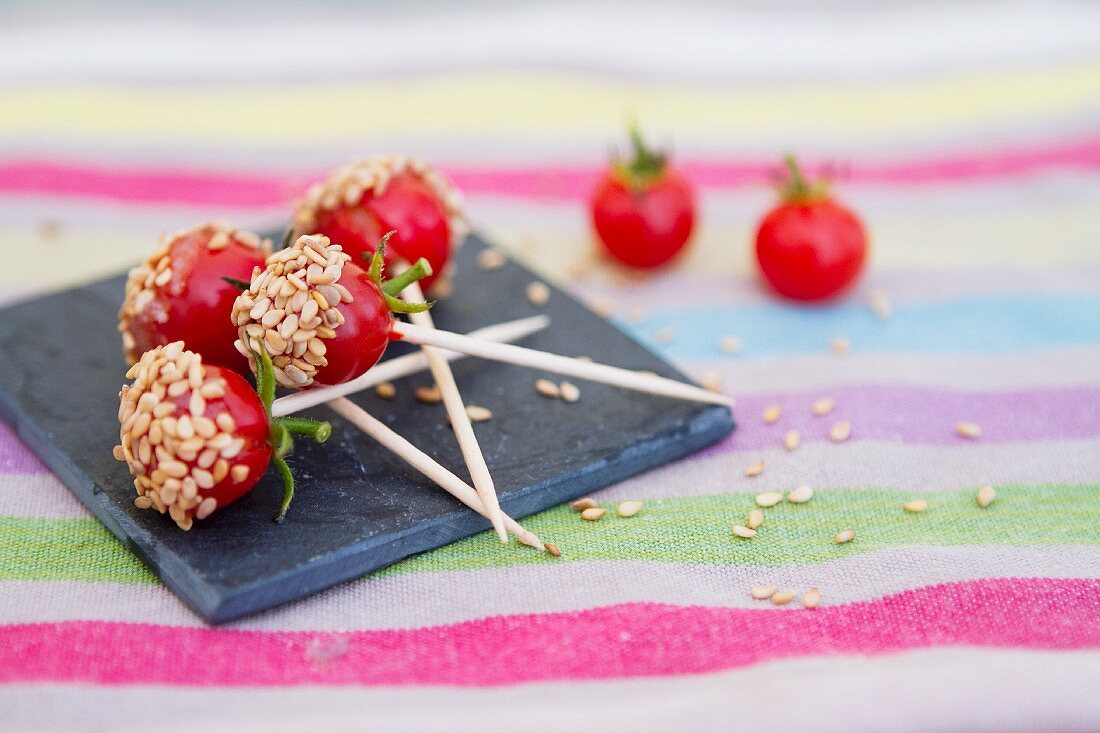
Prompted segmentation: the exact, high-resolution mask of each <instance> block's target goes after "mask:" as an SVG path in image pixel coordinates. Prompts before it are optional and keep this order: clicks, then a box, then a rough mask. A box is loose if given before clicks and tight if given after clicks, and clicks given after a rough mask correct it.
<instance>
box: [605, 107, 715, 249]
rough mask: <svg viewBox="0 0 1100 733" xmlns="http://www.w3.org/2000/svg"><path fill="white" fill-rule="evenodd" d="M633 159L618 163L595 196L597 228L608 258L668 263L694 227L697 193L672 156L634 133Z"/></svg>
mask: <svg viewBox="0 0 1100 733" xmlns="http://www.w3.org/2000/svg"><path fill="white" fill-rule="evenodd" d="M630 141H631V145H632V147H633V156H634V157H633V159H631V160H628V161H627V160H615V161H614V162H612V164H611V166H610V168H609V169H608V170H607V172H606V173H605V174H604V175H603V177H602V178H601V179H600V182H599V184H598V185H597V186H596V190H595V192H594V193H593V195H592V201H591V208H592V224H593V227H594V228H595V230H596V234H597V235H598V237H599V240H600V242H601V243H602V244H603V248H604V249H605V250H606V251H607V253H608V254H609V255H611V256H612V257H614V258H615V259H616V260H618V261H619V262H621V263H623V264H624V265H628V266H630V267H637V268H654V267H660V266H662V265H664V264H667V263H668V262H669V261H670V260H672V258H673V257H675V256H676V255H677V254H679V253H680V251H681V250H683V248H684V246H685V245H686V244H687V242H688V239H689V238H690V237H691V232H692V229H693V228H694V226H695V192H694V190H693V189H692V186H691V184H690V183H688V181H687V179H686V178H684V176H683V174H681V173H680V171H679V170H677V169H676V167H674V166H673V165H672V164H671V163H669V161H668V157H667V156H666V155H665V154H663V153H660V152H656V151H654V150H652V149H650V148H649V147H647V146H646V144H645V141H644V140H643V139H642V136H641V133H640V132H639V130H638V127H637V126H636V125H635V126H633V127H631V130H630Z"/></svg>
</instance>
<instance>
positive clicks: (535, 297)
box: [525, 280, 550, 307]
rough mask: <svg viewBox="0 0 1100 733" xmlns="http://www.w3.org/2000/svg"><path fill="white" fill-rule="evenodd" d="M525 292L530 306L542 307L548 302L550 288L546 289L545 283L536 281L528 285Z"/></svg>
mask: <svg viewBox="0 0 1100 733" xmlns="http://www.w3.org/2000/svg"><path fill="white" fill-rule="evenodd" d="M525 292H526V294H527V300H529V301H531V305H535V306H539V307H542V306H544V305H546V303H547V301H549V300H550V288H549V287H547V285H546V283H544V282H539V281H538V280H536V281H535V282H533V283H531V284H530V285H528V286H527V290H526V291H525Z"/></svg>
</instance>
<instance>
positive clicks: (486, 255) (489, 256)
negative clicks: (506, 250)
mask: <svg viewBox="0 0 1100 733" xmlns="http://www.w3.org/2000/svg"><path fill="white" fill-rule="evenodd" d="M507 262H508V258H507V257H505V256H504V254H503V253H502V252H501V251H500V250H498V249H492V248H490V249H484V250H482V251H481V252H478V255H477V266H478V267H479V268H481V269H482V270H499V269H500V268H502V267H504V265H505V263H507Z"/></svg>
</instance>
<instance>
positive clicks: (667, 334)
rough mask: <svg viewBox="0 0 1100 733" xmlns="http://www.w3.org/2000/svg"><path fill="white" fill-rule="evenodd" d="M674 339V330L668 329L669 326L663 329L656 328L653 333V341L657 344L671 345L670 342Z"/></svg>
mask: <svg viewBox="0 0 1100 733" xmlns="http://www.w3.org/2000/svg"><path fill="white" fill-rule="evenodd" d="M675 338H676V330H675V329H673V328H671V327H669V326H665V327H664V328H658V329H657V330H656V331H654V332H653V340H654V341H656V342H657V343H659V344H668V343H672V341H673V340H675Z"/></svg>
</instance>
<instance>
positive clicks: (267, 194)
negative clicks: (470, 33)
mask: <svg viewBox="0 0 1100 733" xmlns="http://www.w3.org/2000/svg"><path fill="white" fill-rule="evenodd" d="M1060 166H1074V167H1085V168H1100V138H1098V139H1090V140H1083V141H1077V142H1073V143H1068V144H1063V145H1053V144H1052V145H1049V146H1046V147H1038V148H1035V149H1010V150H999V151H989V152H982V153H974V154H970V155H956V156H953V157H946V158H933V159H923V160H908V161H898V162H894V163H884V164H877V165H874V164H863V163H855V164H853V165H852V166H851V168H850V170H849V169H847V168H846V169H845V173H844V175H843V178H844V179H845V180H851V181H854V182H858V183H888V184H919V183H935V182H942V181H966V180H971V179H980V178H988V177H996V176H1009V175H1020V174H1027V173H1032V172H1035V171H1039V170H1042V169H1045V168H1050V167H1060ZM775 167H776V164H775V162H773V161H726V160H689V161H686V162H685V163H684V168H685V169H686V171H687V172H688V174H689V175H690V176H691V178H692V179H693V180H694V181H695V182H696V183H697V184H698V185H699V186H701V187H703V188H705V189H709V188H728V187H732V186H742V185H747V184H757V183H760V182H761V181H764V180H767V179H768V178H769V176H770V175H771V172H772V171H773V170H774V169H775ZM599 172H600V169H599V168H597V167H595V166H592V165H581V166H548V167H539V168H527V169H523V168H450V169H448V173H450V175H451V176H452V177H453V178H454V180H455V183H456V184H457V185H458V186H459V188H461V189H462V190H463V191H465V192H466V193H468V194H473V195H476V194H494V195H502V196H522V197H527V198H536V199H549V200H576V199H581V198H584V197H586V196H587V195H588V193H589V192H590V191H591V190H592V188H593V186H594V184H595V181H596V177H597V176H598V175H599ZM323 175H324V172H323V171H318V172H315V173H311V174H306V175H303V174H301V173H296V174H289V173H288V174H286V175H260V174H254V175H249V174H244V173H240V174H233V173H204V172H201V171H198V170H186V169H171V168H163V169H161V168H149V169H129V168H117V167H106V166H95V165H89V164H85V163H75V162H72V163H65V162H50V161H45V160H10V161H8V162H6V163H3V164H0V193H8V194H39V195H50V196H65V197H89V198H98V199H107V200H113V201H119V202H125V203H131V204H184V205H195V206H212V205H213V206H219V207H222V208H235V209H250V208H271V207H276V206H283V205H286V204H287V203H289V202H290V201H291V200H293V199H294V198H295V197H296V196H297V195H299V194H300V193H301V192H302V191H303V190H304V189H305V187H306V185H307V184H308V183H309V182H311V181H314V180H318V179H320V178H322V177H323Z"/></svg>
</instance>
